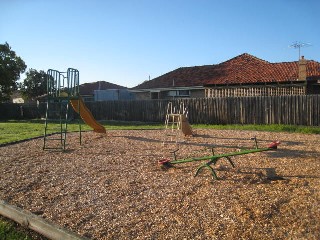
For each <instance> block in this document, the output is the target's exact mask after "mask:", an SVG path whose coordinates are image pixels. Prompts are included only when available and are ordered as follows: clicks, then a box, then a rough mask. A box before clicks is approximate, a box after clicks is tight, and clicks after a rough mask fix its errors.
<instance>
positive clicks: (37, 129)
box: [0, 120, 320, 144]
mask: <svg viewBox="0 0 320 240" xmlns="http://www.w3.org/2000/svg"><path fill="white" fill-rule="evenodd" d="M102 124H103V125H104V126H105V128H106V129H107V130H117V129H126V130H139V129H140V130H141V129H163V128H164V124H162V123H142V122H120V121H104V122H102ZM50 126H52V125H50ZM58 126H59V125H58V124H56V125H54V127H53V128H52V127H51V128H50V129H49V132H54V131H57V129H58ZM192 127H193V128H202V129H219V130H250V131H270V132H291V133H304V134H320V127H309V126H294V125H280V124H272V125H254V124H251V125H237V124H235V125H205V124H195V125H192ZM78 130H79V125H78V123H70V124H68V131H78ZM82 130H84V131H88V130H92V129H91V128H90V127H89V126H87V125H85V124H83V125H82ZM43 131H44V121H43V120H28V121H25V120H24V121H16V120H9V121H2V122H0V133H1V134H0V144H4V143H10V142H15V141H20V140H25V139H29V138H33V137H39V136H42V135H43Z"/></svg>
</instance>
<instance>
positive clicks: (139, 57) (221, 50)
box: [0, 0, 320, 88]
mask: <svg viewBox="0 0 320 240" xmlns="http://www.w3.org/2000/svg"><path fill="white" fill-rule="evenodd" d="M319 9H320V1H319V0H268V1H260V0H0V13H1V14H0V44H4V43H5V42H8V43H9V45H10V46H11V49H12V50H13V51H15V52H16V54H17V55H18V56H20V57H21V58H22V59H23V60H24V61H25V63H26V64H27V70H29V69H31V68H32V69H36V70H38V71H40V70H44V71H45V72H46V71H47V70H48V69H55V70H59V71H61V72H64V71H66V70H67V69H68V68H69V67H71V68H76V69H78V70H79V72H80V84H83V83H88V82H96V81H107V82H110V83H114V84H118V85H121V86H125V87H129V88H130V87H134V86H137V85H138V84H141V83H142V82H144V81H146V80H149V79H153V78H156V77H158V76H161V75H163V74H165V73H167V72H170V71H173V70H175V69H177V68H180V67H191V66H202V65H212V64H219V63H221V62H224V61H227V60H229V59H231V58H233V57H236V56H238V55H240V54H242V53H249V54H251V55H253V56H256V57H258V58H261V59H263V60H266V61H269V62H291V61H297V60H298V58H299V53H298V49H295V48H292V47H289V46H290V45H292V44H293V43H295V42H299V43H306V44H310V45H308V46H307V45H306V46H304V47H302V48H301V55H303V56H305V58H306V59H310V60H314V61H318V62H320V27H319V25H320V15H319ZM24 78H25V75H21V80H23V79H24Z"/></svg>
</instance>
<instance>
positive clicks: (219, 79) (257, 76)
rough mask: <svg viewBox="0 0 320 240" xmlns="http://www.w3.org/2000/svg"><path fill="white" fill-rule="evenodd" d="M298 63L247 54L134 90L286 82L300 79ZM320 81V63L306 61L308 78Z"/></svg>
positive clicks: (186, 69)
mask: <svg viewBox="0 0 320 240" xmlns="http://www.w3.org/2000/svg"><path fill="white" fill-rule="evenodd" d="M298 67H299V62H298V61H295V62H281V63H270V62H267V61H265V60H262V59H259V58H257V57H255V56H252V55H250V54H247V53H244V54H241V55H239V56H237V57H234V58H232V59H230V60H228V61H225V62H222V63H220V64H216V65H206V66H195V67H182V68H178V69H176V70H174V71H172V72H169V73H166V74H164V75H162V76H160V77H157V78H154V79H152V80H150V81H146V82H144V83H142V84H140V85H138V86H136V87H135V89H150V88H168V87H191V86H205V85H216V84H217V85H225V84H254V83H270V82H287V81H296V80H297V79H298ZM313 76H318V77H320V63H319V62H315V61H312V60H311V61H307V77H313Z"/></svg>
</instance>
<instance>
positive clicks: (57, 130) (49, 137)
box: [43, 98, 69, 150]
mask: <svg viewBox="0 0 320 240" xmlns="http://www.w3.org/2000/svg"><path fill="white" fill-rule="evenodd" d="M68 112H69V100H68V99H65V98H61V99H55V100H53V99H52V100H49V99H48V102H47V108H46V119H45V128H44V141H43V149H57V150H58V149H61V150H65V148H66V138H67V131H68ZM50 141H54V142H55V143H53V144H49V142H50Z"/></svg>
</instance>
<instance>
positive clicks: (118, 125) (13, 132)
mask: <svg viewBox="0 0 320 240" xmlns="http://www.w3.org/2000/svg"><path fill="white" fill-rule="evenodd" d="M102 124H103V125H104V126H105V127H106V129H107V130H117V129H127V130H139V129H140V130H141V129H163V128H164V124H163V123H148V124H146V123H141V122H119V121H104V122H102ZM57 126H58V125H56V127H57ZM192 127H193V128H195V129H196V128H200V129H218V130H251V131H271V132H292V133H304V134H320V127H307V126H293V125H277V124H273V125H204V124H195V125H192ZM68 129H69V131H78V130H79V126H78V124H77V123H71V124H69V126H68ZM82 129H83V130H84V131H86V130H91V128H90V127H89V126H87V125H82ZM43 131H44V121H43V120H28V121H16V120H10V121H2V122H0V144H4V143H10V142H15V141H20V140H25V139H29V138H33V137H39V136H42V135H43ZM34 236H36V235H35V234H31V233H28V231H26V230H23V228H22V227H19V226H17V224H15V223H13V222H12V221H9V220H7V219H5V218H2V217H0V239H6V240H17V239H18V240H20V239H21V240H32V239H35V238H34ZM37 239H41V238H39V237H37Z"/></svg>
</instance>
